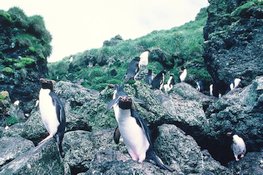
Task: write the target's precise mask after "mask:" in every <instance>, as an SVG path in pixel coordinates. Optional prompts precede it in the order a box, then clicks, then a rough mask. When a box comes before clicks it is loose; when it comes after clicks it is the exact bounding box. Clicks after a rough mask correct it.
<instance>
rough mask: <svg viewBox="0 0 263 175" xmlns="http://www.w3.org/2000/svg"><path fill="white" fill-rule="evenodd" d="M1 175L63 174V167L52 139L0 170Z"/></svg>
mask: <svg viewBox="0 0 263 175" xmlns="http://www.w3.org/2000/svg"><path fill="white" fill-rule="evenodd" d="M0 170H1V171H0V174H1V175H9V174H10V175H11V174H17V175H24V174H53V175H61V174H64V165H63V162H62V160H61V158H60V156H59V152H58V149H57V146H56V143H55V142H54V140H53V139H50V140H48V141H47V142H44V143H43V144H41V145H39V146H37V147H36V148H33V149H31V150H29V151H28V152H26V153H24V154H22V155H21V156H19V157H17V158H16V159H15V160H13V161H11V162H10V163H8V164H7V165H5V166H3V167H2V168H1V169H0Z"/></svg>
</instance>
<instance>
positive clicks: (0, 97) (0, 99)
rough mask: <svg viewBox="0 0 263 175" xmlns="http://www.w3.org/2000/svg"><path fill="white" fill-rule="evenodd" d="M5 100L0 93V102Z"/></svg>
mask: <svg viewBox="0 0 263 175" xmlns="http://www.w3.org/2000/svg"><path fill="white" fill-rule="evenodd" d="M5 98H6V96H4V95H3V94H1V93H0V101H2V100H4V99H5Z"/></svg>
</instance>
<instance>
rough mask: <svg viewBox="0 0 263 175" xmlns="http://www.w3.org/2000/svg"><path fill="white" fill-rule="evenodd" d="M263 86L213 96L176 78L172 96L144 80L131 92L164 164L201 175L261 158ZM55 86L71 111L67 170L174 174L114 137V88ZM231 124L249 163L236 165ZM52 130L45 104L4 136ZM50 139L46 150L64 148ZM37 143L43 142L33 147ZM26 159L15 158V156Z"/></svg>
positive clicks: (262, 80)
mask: <svg viewBox="0 0 263 175" xmlns="http://www.w3.org/2000/svg"><path fill="white" fill-rule="evenodd" d="M262 87H263V77H258V78H257V79H256V80H255V81H253V83H252V84H251V85H249V86H247V87H245V88H243V89H241V88H240V89H235V90H233V91H231V92H229V93H228V94H227V95H225V96H223V97H222V98H220V99H216V98H214V97H209V96H206V95H204V94H202V93H200V92H198V91H197V90H196V89H194V88H193V87H192V86H190V85H188V84H186V83H179V84H176V85H175V86H174V89H173V90H172V91H171V92H169V94H167V93H163V92H162V91H160V90H151V89H150V87H149V86H148V85H146V84H144V83H142V82H135V83H134V84H131V85H129V84H126V85H125V90H126V91H127V93H128V94H129V95H130V96H132V97H133V98H134V101H135V107H136V109H137V110H138V112H139V114H140V116H141V117H143V118H144V119H145V120H146V121H147V123H148V126H149V127H150V130H151V136H152V138H153V143H154V146H155V150H156V153H157V154H158V155H159V156H160V158H161V159H162V160H163V162H164V163H165V164H167V165H169V166H170V167H172V168H173V169H175V172H174V173H175V174H196V175H199V174H222V173H223V174H231V172H233V171H235V172H237V170H236V169H240V167H241V168H242V169H244V168H243V167H244V166H245V165H246V162H247V161H248V162H247V163H249V162H251V159H250V158H249V159H245V158H246V156H249V155H253V156H260V154H261V152H260V148H262V125H261V123H262V115H261V113H262V97H261V96H262V92H263V90H262V89H263V88H262ZM55 91H56V92H57V94H58V95H59V96H60V97H61V99H62V101H63V102H64V103H65V109H66V115H67V127H66V133H65V137H64V141H63V148H64V151H65V158H64V161H63V162H64V163H63V164H59V166H61V167H60V168H61V169H63V171H66V172H65V173H66V174H67V173H68V174H113V175H115V174H120V173H121V174H130V173H140V174H146V175H147V174H173V173H170V172H167V171H165V170H162V169H160V168H159V167H157V166H156V165H154V164H152V163H151V162H147V161H145V162H143V163H137V162H134V161H132V160H131V158H130V156H129V154H128V152H127V149H126V147H125V145H124V143H123V142H122V141H121V142H120V144H118V145H116V144H115V143H114V141H113V132H114V129H115V127H116V125H117V123H116V121H115V117H114V113H113V110H112V109H111V110H107V109H106V106H107V103H108V102H109V101H110V100H111V98H112V93H113V89H112V88H110V87H107V88H105V90H104V91H102V92H100V93H99V92H97V91H93V90H89V89H86V88H83V87H82V86H80V85H77V84H72V83H69V82H57V83H56V85H55ZM252 125H253V126H252ZM251 128H253V129H251ZM229 129H230V130H235V131H236V132H237V133H238V134H239V135H240V136H242V137H243V138H244V140H245V142H246V144H247V151H248V153H247V154H246V155H245V158H244V159H242V160H241V161H240V162H244V165H243V164H240V166H238V165H239V164H237V163H236V162H232V163H233V164H234V165H232V164H231V163H230V164H228V163H229V162H230V161H232V160H234V159H233V154H232V152H231V149H230V145H231V143H230V142H229V141H228V140H227V139H225V135H226V132H227V131H228V130H229ZM47 134H48V133H47V131H46V129H45V128H44V127H43V124H42V121H41V120H40V115H39V111H38V108H35V109H34V111H33V112H32V113H31V115H30V117H29V119H28V120H27V121H26V122H25V123H18V124H15V125H12V126H11V127H9V128H0V136H5V137H10V136H13V137H15V136H16V137H18V136H20V137H21V136H22V137H24V138H26V139H29V140H31V141H33V142H34V143H35V144H38V143H39V142H40V141H41V140H42V139H44V138H45V137H46V136H47ZM52 140H53V139H52ZM51 144H53V146H51ZM44 145H46V146H47V148H45V149H51V150H52V152H53V153H55V152H57V148H56V144H55V142H54V141H50V142H49V143H47V144H44ZM48 145H49V146H48ZM46 146H44V147H46ZM50 147H52V148H50ZM55 148H56V150H53V149H55ZM32 149H35V148H31V150H30V151H32ZM43 149H44V148H43ZM54 151H55V152H54ZM25 154H27V153H25ZM55 154H57V153H55ZM33 155H34V154H33ZM33 155H32V156H33ZM49 156H51V157H52V155H49ZM19 157H20V156H18V157H16V156H14V160H13V161H12V162H14V161H16V160H19ZM256 161H259V162H260V160H259V159H257V160H256ZM12 162H10V163H8V164H6V165H5V166H3V167H2V170H1V171H3V172H7V171H9V170H7V169H8V168H7V167H9V166H8V165H9V164H11V163H12ZM222 164H223V165H224V166H222ZM39 166H40V165H39ZM41 166H42V165H41ZM39 168H40V170H39V171H42V170H41V167H39ZM257 171H259V170H258V167H255V168H254V169H253V168H251V173H252V174H253V173H254V172H255V173H256V172H257ZM17 172H18V171H17ZM19 172H20V170H19ZM21 172H24V171H23V170H21ZM259 172H260V171H259Z"/></svg>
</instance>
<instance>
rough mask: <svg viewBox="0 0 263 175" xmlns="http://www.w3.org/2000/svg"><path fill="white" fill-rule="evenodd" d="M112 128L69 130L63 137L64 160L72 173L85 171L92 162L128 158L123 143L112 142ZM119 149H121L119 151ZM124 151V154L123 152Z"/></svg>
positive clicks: (98, 162)
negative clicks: (92, 130) (90, 130)
mask: <svg viewBox="0 0 263 175" xmlns="http://www.w3.org/2000/svg"><path fill="white" fill-rule="evenodd" d="M113 131H114V130H113V129H111V130H103V131H96V132H95V131H94V132H88V131H71V132H67V133H66V134H65V137H64V143H63V147H64V148H65V150H64V151H65V162H67V163H68V165H69V166H70V169H71V172H72V173H80V172H85V171H87V170H88V169H90V168H91V165H92V164H96V165H97V164H100V163H102V162H104V161H116V160H122V161H124V160H129V155H128V152H127V151H126V149H125V147H124V145H121V146H120V148H119V146H118V145H116V144H114V143H113ZM120 150H121V151H120ZM123 152H126V155H124V154H123Z"/></svg>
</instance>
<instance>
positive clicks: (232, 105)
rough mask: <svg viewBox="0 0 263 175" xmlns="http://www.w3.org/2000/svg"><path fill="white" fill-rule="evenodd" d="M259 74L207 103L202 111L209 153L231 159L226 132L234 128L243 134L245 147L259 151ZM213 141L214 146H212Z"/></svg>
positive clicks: (262, 86) (262, 80)
mask: <svg viewBox="0 0 263 175" xmlns="http://www.w3.org/2000/svg"><path fill="white" fill-rule="evenodd" d="M262 93H263V77H258V78H257V79H256V80H254V81H253V82H252V84H251V85H249V86H247V87H245V88H244V89H235V90H234V91H231V92H229V93H228V94H227V95H225V96H224V97H223V98H221V99H219V100H218V101H216V102H215V103H213V104H211V105H210V106H209V108H208V110H207V112H206V115H207V118H208V119H209V122H210V127H211V132H210V133H209V135H210V136H211V139H212V140H214V141H215V140H216V142H215V143H213V142H212V141H211V143H213V146H212V145H211V146H210V147H211V148H212V147H214V149H212V150H210V151H211V152H214V153H213V155H215V156H216V158H217V159H220V160H221V161H222V162H228V161H229V160H233V155H232V153H231V152H229V151H230V147H229V146H230V145H229V144H226V143H227V139H226V133H227V132H228V131H230V130H233V131H235V132H236V133H237V134H239V135H240V136H242V137H243V139H244V140H245V142H246V144H247V150H248V151H259V150H260V149H262V147H263V126H262V122H263V115H262V110H263V105H262V104H263V103H262V96H263V94H262ZM215 145H217V146H215Z"/></svg>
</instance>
